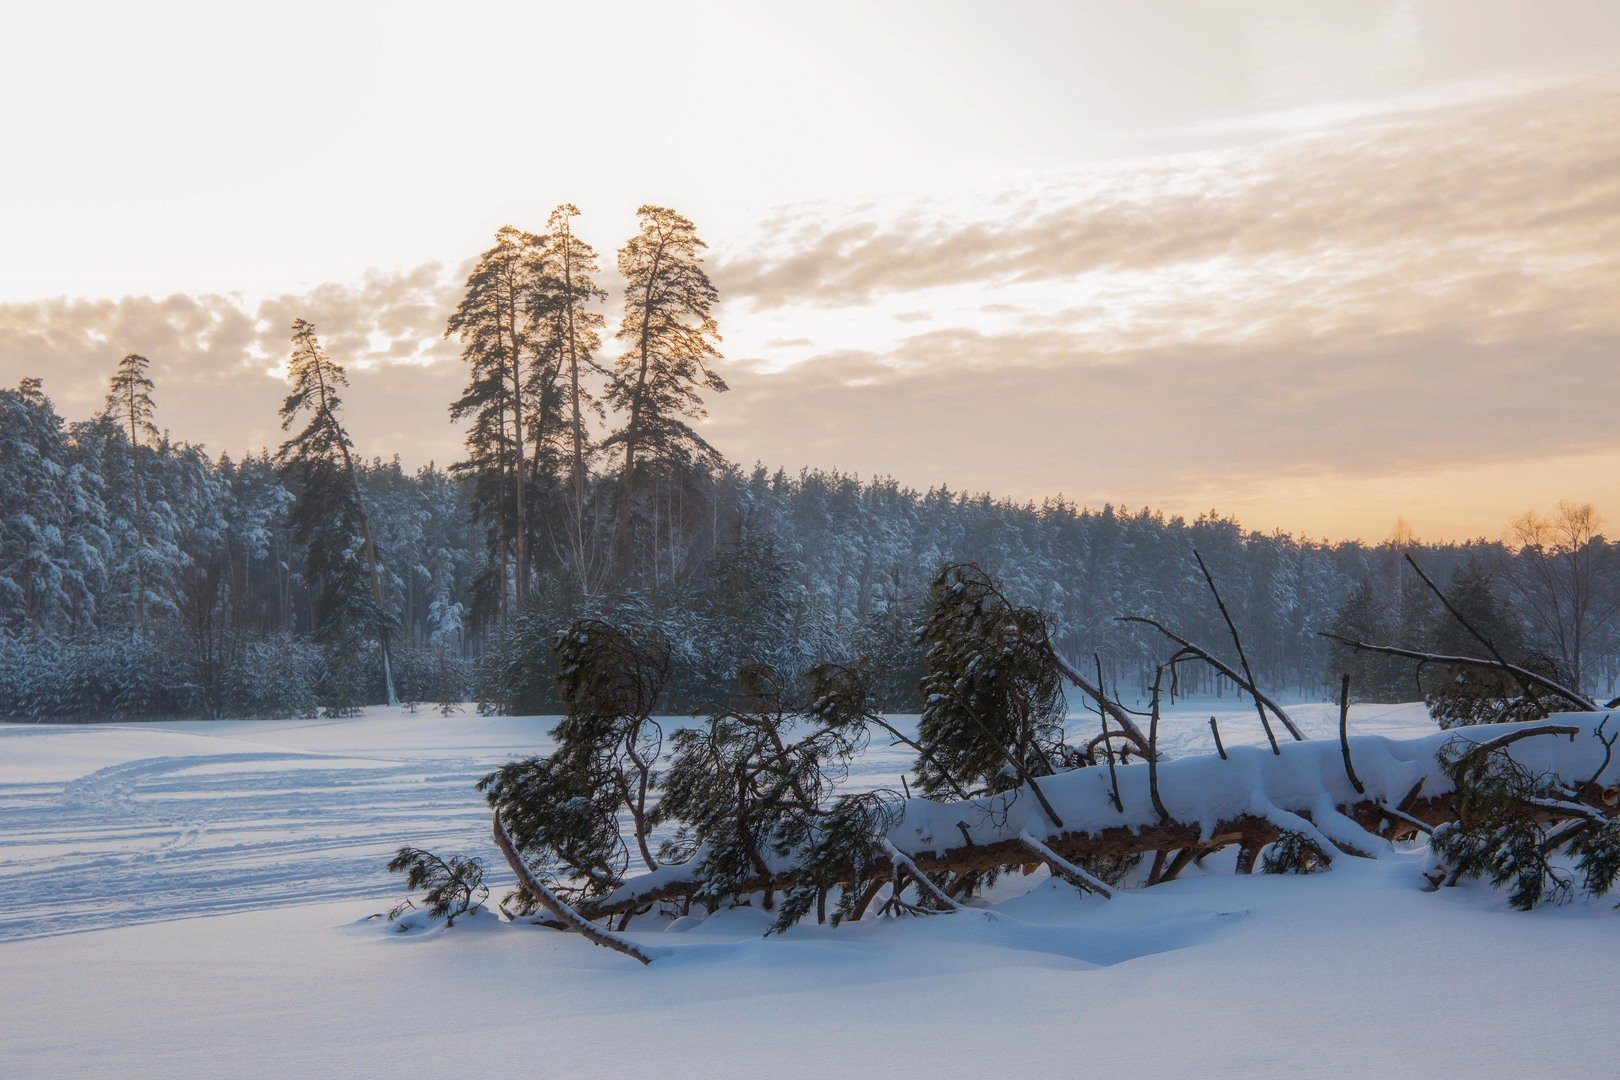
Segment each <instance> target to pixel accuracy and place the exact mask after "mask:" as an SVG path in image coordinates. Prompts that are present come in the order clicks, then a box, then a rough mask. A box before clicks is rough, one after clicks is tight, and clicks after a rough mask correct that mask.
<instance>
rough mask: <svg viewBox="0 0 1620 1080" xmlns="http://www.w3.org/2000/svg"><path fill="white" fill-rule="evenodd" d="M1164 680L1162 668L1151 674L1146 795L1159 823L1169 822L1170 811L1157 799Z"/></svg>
mask: <svg viewBox="0 0 1620 1080" xmlns="http://www.w3.org/2000/svg"><path fill="white" fill-rule="evenodd" d="M1163 679H1164V668H1162V667H1161V668H1159V669H1158V670H1157V671H1155V672H1154V673H1153V718H1152V720H1151V721H1150V725H1151V726H1149V728H1148V749H1149V750H1150V751H1151V753H1150V754H1149V755H1148V794H1149V795H1151V796H1152V797H1153V809H1155V810H1157V811H1158V812H1159V820H1160V821H1169V820H1170V811H1168V810H1166V809H1165V808H1164V800H1163V799H1161V798H1159V684H1160V682H1161V681H1162V680H1163Z"/></svg>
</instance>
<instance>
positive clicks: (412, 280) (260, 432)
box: [0, 264, 462, 460]
mask: <svg viewBox="0 0 1620 1080" xmlns="http://www.w3.org/2000/svg"><path fill="white" fill-rule="evenodd" d="M455 292H456V286H455V283H454V280H453V278H451V277H449V276H448V275H446V273H445V272H444V270H443V268H442V267H440V266H438V265H437V264H426V265H423V266H419V267H417V268H415V269H411V270H406V271H400V272H389V273H384V272H374V273H372V274H369V275H367V277H366V278H365V279H364V280H363V281H361V282H360V283H359V284H357V285H321V286H318V287H316V288H314V289H311V290H309V291H308V292H305V293H301V294H286V295H280V296H274V297H268V298H265V299H264V300H262V301H260V302H258V303H257V304H254V305H252V306H251V307H250V306H249V305H248V304H246V303H245V302H244V301H243V300H242V298H240V297H238V296H234V295H225V294H217V293H210V294H203V295H197V296H186V295H176V296H169V297H164V298H154V297H125V298H123V299H119V300H87V299H73V298H59V299H53V300H45V301H39V302H30V303H9V304H6V303H0V376H3V377H4V379H5V381H6V382H8V383H14V382H16V381H17V380H18V379H20V378H22V377H24V376H28V375H37V376H40V377H42V378H43V379H44V381H45V390H46V392H47V393H49V394H50V395H51V396H52V398H53V399H54V400H55V401H56V404H57V408H58V409H59V410H60V411H62V412H63V414H64V415H66V416H69V417H72V418H78V417H84V416H88V415H89V414H90V413H92V412H94V411H95V410H96V409H98V408H100V406H101V404H102V401H103V399H104V396H105V394H106V387H107V379H108V377H109V376H110V375H111V374H112V370H113V368H114V367H115V366H116V364H117V363H118V359H119V358H120V357H121V356H123V355H124V354H125V353H126V352H139V353H141V354H142V355H145V356H147V357H148V358H149V359H150V360H151V361H152V369H151V371H152V377H153V379H154V381H155V382H156V383H157V391H156V395H155V396H156V400H157V405H158V417H157V419H158V423H159V425H160V426H163V427H169V428H170V429H171V430H172V433H173V435H174V437H175V438H179V439H185V440H187V441H190V442H194V443H201V444H203V445H205V446H207V447H209V448H210V449H211V450H213V451H215V452H223V453H232V454H241V453H243V452H247V451H252V450H257V449H259V448H261V447H265V446H273V445H275V444H276V443H279V442H280V441H281V438H282V434H281V431H280V428H279V422H278V420H277V417H276V410H277V409H278V408H279V406H280V403H281V398H282V396H283V395H284V394H285V386H286V384H285V382H284V381H282V379H281V376H280V371H281V367H282V365H283V364H284V362H285V359H286V356H287V353H288V352H289V351H290V348H291V346H290V344H289V341H288V338H289V328H290V326H291V324H292V320H293V319H294V318H299V317H302V318H307V319H309V320H310V321H311V322H313V323H314V324H315V325H316V328H317V329H318V330H319V331H320V334H321V339H322V342H323V344H324V345H325V346H326V348H327V351H328V352H329V353H330V354H331V355H332V357H333V358H334V359H336V360H337V361H338V362H339V363H341V364H343V365H345V367H347V369H348V372H349V376H350V380H351V382H352V384H353V388H352V390H351V392H350V395H349V399H348V415H349V423H350V425H351V428H352V430H353V433H354V435H355V438H356V442H357V445H358V446H359V448H360V450H361V452H362V453H366V454H382V455H387V454H392V453H394V452H396V451H397V452H401V453H404V454H406V455H407V456H409V457H412V458H415V457H417V456H420V457H421V458H422V460H425V459H426V458H427V457H429V456H437V457H439V458H440V459H441V460H442V459H443V458H444V457H445V456H446V455H445V452H446V451H453V449H454V448H455V446H456V439H455V436H454V433H453V432H451V431H450V429H449V428H448V425H447V420H446V415H445V413H446V409H447V407H448V403H449V401H450V400H451V399H452V398H453V397H454V396H455V394H456V393H457V391H458V389H459V383H460V377H461V374H462V372H461V371H460V366H461V365H460V364H459V363H455V362H454V358H455V355H456V350H455V345H454V343H453V342H446V341H443V340H442V334H443V330H444V319H445V316H446V314H447V313H448V312H449V310H450V307H451V306H452V305H453V303H454V296H455ZM424 433H426V436H427V437H426V440H425V445H426V447H427V452H426V453H421V450H422V449H423V446H424V439H423V434H424Z"/></svg>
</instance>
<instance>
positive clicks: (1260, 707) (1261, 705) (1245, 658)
mask: <svg viewBox="0 0 1620 1080" xmlns="http://www.w3.org/2000/svg"><path fill="white" fill-rule="evenodd" d="M1193 558H1194V559H1196V560H1197V561H1198V569H1200V570H1202V571H1203V572H1204V581H1206V582H1207V583H1208V584H1209V591H1210V594H1211V595H1212V596H1214V597H1215V606H1216V607H1218V608H1220V609H1221V618H1223V619H1225V620H1226V629H1227V630H1228V631H1230V632H1231V634H1232V645H1233V646H1234V647H1235V648H1236V649H1237V654H1238V663H1240V664H1242V665H1243V678H1244V681H1245V682H1246V683H1247V684H1248V687H1249V696H1251V697H1252V698H1254V711H1255V712H1257V713H1259V714H1260V726H1261V727H1263V728H1265V729H1266V738H1267V739H1268V740H1269V741H1270V743H1271V752H1272V753H1273V754H1280V753H1282V750H1281V749H1280V748H1279V747H1278V746H1277V736H1276V735H1274V734H1272V731H1271V724H1270V723H1269V722H1268V721H1267V720H1266V706H1265V702H1264V701H1262V700H1261V698H1262V697H1263V696H1264V695H1262V694H1261V693H1260V686H1259V684H1258V683H1257V682H1256V681H1255V678H1254V672H1253V671H1252V670H1251V669H1250V668H1249V654H1248V653H1246V652H1244V651H1243V638H1242V636H1241V635H1240V634H1238V629H1237V623H1235V622H1233V621H1232V613H1231V612H1229V611H1227V610H1226V601H1225V600H1223V599H1221V591H1220V590H1219V589H1217V588H1216V587H1215V575H1213V574H1211V573H1210V572H1209V567H1208V566H1205V565H1204V557H1203V556H1202V555H1200V554H1198V550H1197V549H1196V548H1194V549H1193ZM1277 715H1278V716H1281V715H1282V714H1281V713H1280V712H1279V713H1278V714H1277ZM1288 730H1289V732H1290V733H1291V734H1292V735H1293V736H1294V739H1295V740H1296V741H1299V742H1303V741H1304V740H1305V736H1303V735H1301V734H1300V733H1299V732H1298V731H1297V730H1296V729H1295V728H1294V725H1292V724H1289V725H1288Z"/></svg>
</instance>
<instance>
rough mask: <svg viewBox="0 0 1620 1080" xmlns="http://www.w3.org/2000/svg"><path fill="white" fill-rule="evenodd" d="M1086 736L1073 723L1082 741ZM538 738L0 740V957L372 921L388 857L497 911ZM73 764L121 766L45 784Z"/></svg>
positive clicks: (29, 733)
mask: <svg viewBox="0 0 1620 1080" xmlns="http://www.w3.org/2000/svg"><path fill="white" fill-rule="evenodd" d="M1210 711H1211V710H1210V709H1209V708H1208V707H1207V706H1198V705H1190V706H1186V707H1185V708H1181V709H1178V710H1177V712H1176V713H1174V714H1172V715H1171V716H1169V717H1168V718H1167V721H1166V723H1165V724H1164V736H1165V743H1164V745H1165V749H1166V752H1167V753H1169V754H1171V755H1172V756H1177V757H1179V756H1184V755H1186V754H1190V753H1202V752H1207V751H1208V750H1209V749H1210V747H1209V732H1208V727H1207V720H1206V718H1207V716H1208V714H1209V712H1210ZM1214 711H1215V712H1217V713H1218V714H1219V715H1220V716H1221V731H1222V736H1223V738H1224V739H1225V740H1226V741H1227V743H1228V744H1231V745H1235V744H1238V743H1245V742H1258V741H1260V738H1261V736H1260V733H1259V728H1258V724H1257V722H1256V721H1255V720H1254V715H1253V713H1252V712H1244V711H1243V708H1242V707H1241V706H1239V707H1233V706H1230V705H1227V706H1225V707H1222V708H1218V709H1216V710H1214ZM1293 711H1294V714H1295V718H1296V720H1298V721H1299V722H1300V724H1301V725H1302V727H1304V729H1305V730H1306V732H1307V734H1309V735H1311V736H1313V737H1323V736H1331V735H1332V734H1333V732H1334V728H1335V713H1334V710H1332V708H1331V707H1329V706H1304V707H1301V708H1299V709H1296V710H1293ZM1417 711H1418V714H1419V715H1420V714H1421V708H1419V709H1418V710H1417ZM1414 719H1415V717H1414V716H1413V711H1412V708H1411V707H1409V706H1406V707H1399V708H1398V709H1395V710H1389V709H1384V708H1382V707H1367V708H1366V709H1360V710H1358V714H1357V723H1356V725H1355V726H1356V727H1357V729H1358V730H1362V731H1369V732H1371V731H1380V730H1384V729H1385V727H1384V725H1386V724H1388V725H1392V726H1394V727H1404V728H1406V729H1407V730H1410V725H1411V723H1412V722H1413V720H1414ZM691 722H692V721H690V720H673V721H665V723H666V728H668V727H670V726H673V725H677V724H681V723H691ZM1095 723H1096V720H1095V717H1089V718H1088V717H1086V716H1084V715H1082V716H1077V717H1076V718H1075V719H1074V721H1073V724H1074V727H1075V730H1076V733H1077V735H1080V736H1082V737H1083V736H1084V734H1085V733H1086V732H1088V731H1089V725H1090V724H1095ZM549 726H550V721H548V720H545V719H541V718H482V717H479V718H474V717H449V718H438V717H433V718H417V717H400V716H399V715H398V714H397V713H393V712H390V711H388V710H382V709H377V710H370V711H368V714H367V715H366V716H365V717H362V718H360V719H356V720H347V721H327V722H315V723H311V722H308V721H287V722H265V723H260V724H244V723H221V724H202V723H198V724H186V725H145V724H115V725H94V726H71V727H69V726H62V727H51V728H46V727H37V726H31V725H29V726H24V725H0V890H3V891H4V895H5V896H6V897H7V903H6V905H5V906H4V908H0V941H5V940H17V939H23V938H37V937H48V936H53V935H58V934H70V933H76V932H80V931H84V930H94V929H102V928H106V927H111V926H124V925H131V924H136V923H145V922H155V921H163V920H169V919H177V918H186V917H191V916H200V915H216V914H224V913H228V912H236V911H245V910H252V909H258V908H267V907H276V906H282V905H288V904H301V903H310V902H317V901H323V900H346V899H360V898H373V897H375V898H376V899H377V900H378V908H379V910H381V909H383V908H385V907H387V906H388V902H389V901H390V900H392V899H393V898H396V897H398V896H399V895H400V882H399V879H398V878H396V877H394V876H392V875H389V874H388V873H387V872H386V870H385V869H384V864H385V863H386V862H387V860H388V857H389V856H390V855H391V854H392V853H393V851H394V849H395V848H397V847H398V846H399V845H400V844H403V843H411V844H418V845H421V846H423V847H428V848H431V849H434V850H437V851H444V852H463V853H468V854H474V855H477V856H479V857H480V858H482V859H483V860H484V863H485V865H486V866H489V867H491V868H492V873H491V887H492V890H493V891H494V892H495V894H496V895H497V896H498V895H500V893H501V892H504V889H505V877H504V870H505V867H504V864H503V863H502V861H501V858H500V856H499V854H498V853H497V852H496V850H495V848H494V845H493V843H491V842H490V840H489V835H488V817H487V811H486V809H485V806H484V802H483V799H482V798H481V797H480V796H479V795H478V793H477V791H476V790H474V785H475V784H476V783H477V781H478V779H479V778H480V777H481V776H483V775H484V774H485V773H487V772H488V771H489V770H490V769H491V768H493V767H495V766H497V765H499V764H500V763H502V762H504V761H506V760H509V759H511V758H513V757H518V756H523V755H527V754H532V753H536V752H544V751H545V749H546V748H547V740H546V739H545V738H544V736H543V734H541V733H542V732H544V731H545V730H546V729H547V728H548V727H549ZM1251 728H1252V729H1254V730H1253V731H1250V730H1249V729H1251ZM39 740H44V741H43V742H40V741H39ZM250 740H251V741H250ZM157 749H161V750H163V751H164V752H163V753H151V751H153V750H157ZM910 757H911V755H910V753H909V752H908V751H907V750H906V749H905V748H904V747H892V746H890V745H889V743H888V741H887V740H886V739H885V738H874V739H873V741H872V744H871V746H870V748H869V749H868V751H867V753H865V754H864V755H862V757H861V758H860V759H858V760H857V761H856V762H854V763H853V764H852V766H851V769H850V776H849V780H848V782H847V786H848V788H849V789H854V790H861V789H870V788H876V787H898V786H899V777H900V775H901V773H902V772H903V771H904V770H905V769H906V768H907V767H908V766H909V764H910ZM81 759H83V760H86V761H91V762H93V761H97V760H104V759H121V760H114V763H113V764H106V765H102V766H101V767H99V768H90V769H88V770H86V771H84V772H82V773H79V774H77V775H73V776H71V777H68V778H66V779H63V778H61V777H62V776H64V775H66V774H68V773H72V772H74V768H73V764H72V763H73V762H75V761H78V760H81ZM30 763H32V765H34V766H35V768H34V769H32V770H31V769H30V767H29V765H30ZM8 766H10V767H8ZM53 768H54V772H53V771H52V770H53ZM42 776H43V777H44V778H42Z"/></svg>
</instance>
